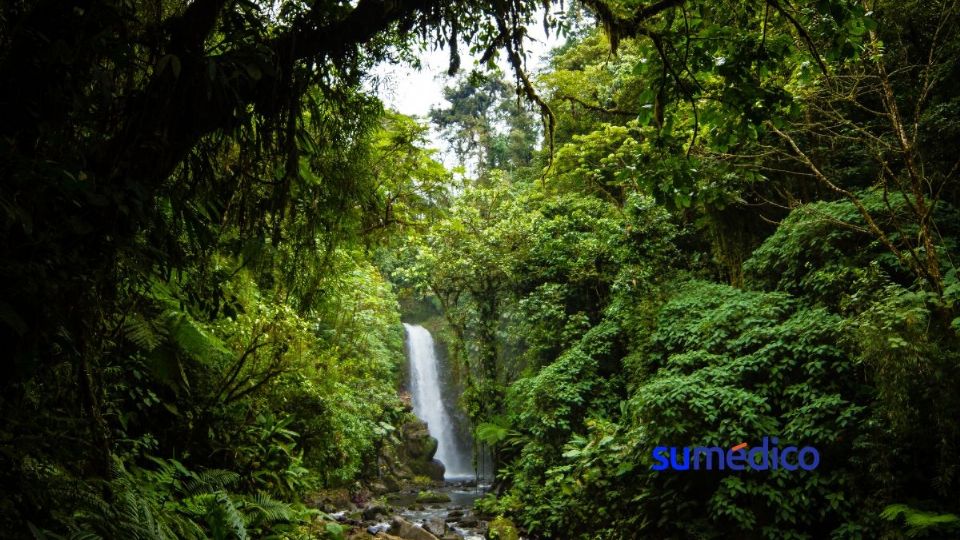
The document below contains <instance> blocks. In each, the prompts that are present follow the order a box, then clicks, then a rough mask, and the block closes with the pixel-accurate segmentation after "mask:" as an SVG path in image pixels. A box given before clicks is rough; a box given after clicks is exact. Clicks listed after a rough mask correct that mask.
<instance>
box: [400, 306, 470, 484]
mask: <svg viewBox="0 0 960 540" xmlns="http://www.w3.org/2000/svg"><path fill="white" fill-rule="evenodd" d="M403 327H404V328H406V330H407V351H408V353H409V355H410V393H411V395H412V397H413V413H414V414H416V415H417V417H418V418H420V419H421V420H423V421H424V422H426V423H427V429H429V430H430V435H432V436H433V437H434V438H435V439H437V443H438V444H437V454H436V458H437V459H438V460H440V462H441V463H443V466H444V467H446V473H445V474H444V476H445V477H446V478H448V479H450V478H463V477H472V476H473V474H474V473H473V467H472V466H471V464H470V458H469V456H466V455H464V454H465V453H464V452H463V451H462V450H461V449H460V447H459V445H458V444H457V439H456V434H455V432H454V424H453V421H452V419H451V417H450V414H449V413H448V411H447V408H446V406H445V405H444V402H443V394H442V393H441V382H442V381H441V379H440V371H439V369H438V366H437V354H436V349H435V348H434V345H433V336H431V335H430V332H429V331H428V330H427V329H426V328H424V327H422V326H419V325H415V324H407V323H403Z"/></svg>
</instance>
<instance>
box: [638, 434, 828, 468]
mask: <svg viewBox="0 0 960 540" xmlns="http://www.w3.org/2000/svg"><path fill="white" fill-rule="evenodd" d="M778 445H779V440H778V439H777V438H776V437H764V438H763V442H761V444H760V446H755V447H753V448H749V445H748V444H747V443H745V442H742V443H740V444H737V445H735V446H733V447H731V448H721V447H719V446H697V447H693V448H691V447H686V448H678V447H676V446H658V447H656V448H654V449H653V452H652V455H653V461H654V463H653V465H652V466H651V467H650V469H651V470H654V471H667V470H672V471H690V470H693V471H700V470H704V471H714V470H720V471H723V470H731V471H744V470H753V471H768V470H777V469H784V470H787V471H795V470H797V469H803V470H805V471H812V470H814V469H816V468H817V466H818V465H820V453H819V452H817V449H816V448H814V447H812V446H804V447H803V448H797V447H796V446H785V447H783V448H780V447H779V446H778Z"/></svg>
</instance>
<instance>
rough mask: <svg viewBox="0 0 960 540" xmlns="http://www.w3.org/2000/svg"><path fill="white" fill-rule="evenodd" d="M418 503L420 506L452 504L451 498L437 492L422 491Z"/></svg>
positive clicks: (418, 496)
mask: <svg viewBox="0 0 960 540" xmlns="http://www.w3.org/2000/svg"><path fill="white" fill-rule="evenodd" d="M417 502H418V503H420V504H436V503H448V502H450V496H449V495H447V494H446V493H437V492H436V491H421V492H420V493H417Z"/></svg>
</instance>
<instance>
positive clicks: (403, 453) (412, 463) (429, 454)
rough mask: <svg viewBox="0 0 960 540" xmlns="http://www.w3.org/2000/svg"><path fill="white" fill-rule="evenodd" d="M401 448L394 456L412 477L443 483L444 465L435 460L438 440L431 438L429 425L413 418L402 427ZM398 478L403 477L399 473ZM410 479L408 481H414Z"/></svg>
mask: <svg viewBox="0 0 960 540" xmlns="http://www.w3.org/2000/svg"><path fill="white" fill-rule="evenodd" d="M400 440H401V443H400V446H399V448H397V449H396V450H397V455H396V456H393V457H394V458H395V459H397V461H398V462H399V463H401V464H402V466H403V468H405V469H408V470H409V471H410V474H411V475H412V476H414V477H415V476H426V477H427V478H429V479H431V480H435V481H438V482H440V481H443V473H444V472H445V470H444V467H443V464H442V463H440V462H439V461H437V460H436V459H434V458H433V456H434V455H436V453H437V444H438V443H437V440H436V439H434V438H433V437H431V436H430V431H429V430H428V429H427V424H426V423H424V422H422V421H420V420H418V419H416V418H413V419H411V420H409V421H408V422H406V423H405V424H403V425H402V426H401V427H400ZM397 472H398V473H400V474H398V476H401V477H402V476H403V475H402V472H401V471H397ZM412 479H413V478H408V479H407V480H412Z"/></svg>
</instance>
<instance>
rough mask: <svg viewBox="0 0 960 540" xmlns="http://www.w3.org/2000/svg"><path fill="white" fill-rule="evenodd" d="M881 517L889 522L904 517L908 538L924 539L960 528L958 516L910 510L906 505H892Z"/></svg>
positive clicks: (884, 510)
mask: <svg viewBox="0 0 960 540" xmlns="http://www.w3.org/2000/svg"><path fill="white" fill-rule="evenodd" d="M880 517H882V518H883V519H886V520H888V521H899V519H900V518H901V517H903V521H904V525H906V527H907V530H906V532H907V537H908V538H924V537H928V536H929V535H930V534H938V535H939V534H942V533H944V532H947V531H955V530H956V529H957V528H958V527H960V517H958V516H957V515H956V514H937V513H935V512H924V511H922V510H917V509H915V508H910V507H909V506H907V505H905V504H891V505H890V506H888V507H886V508H884V509H883V512H881V513H880Z"/></svg>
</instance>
